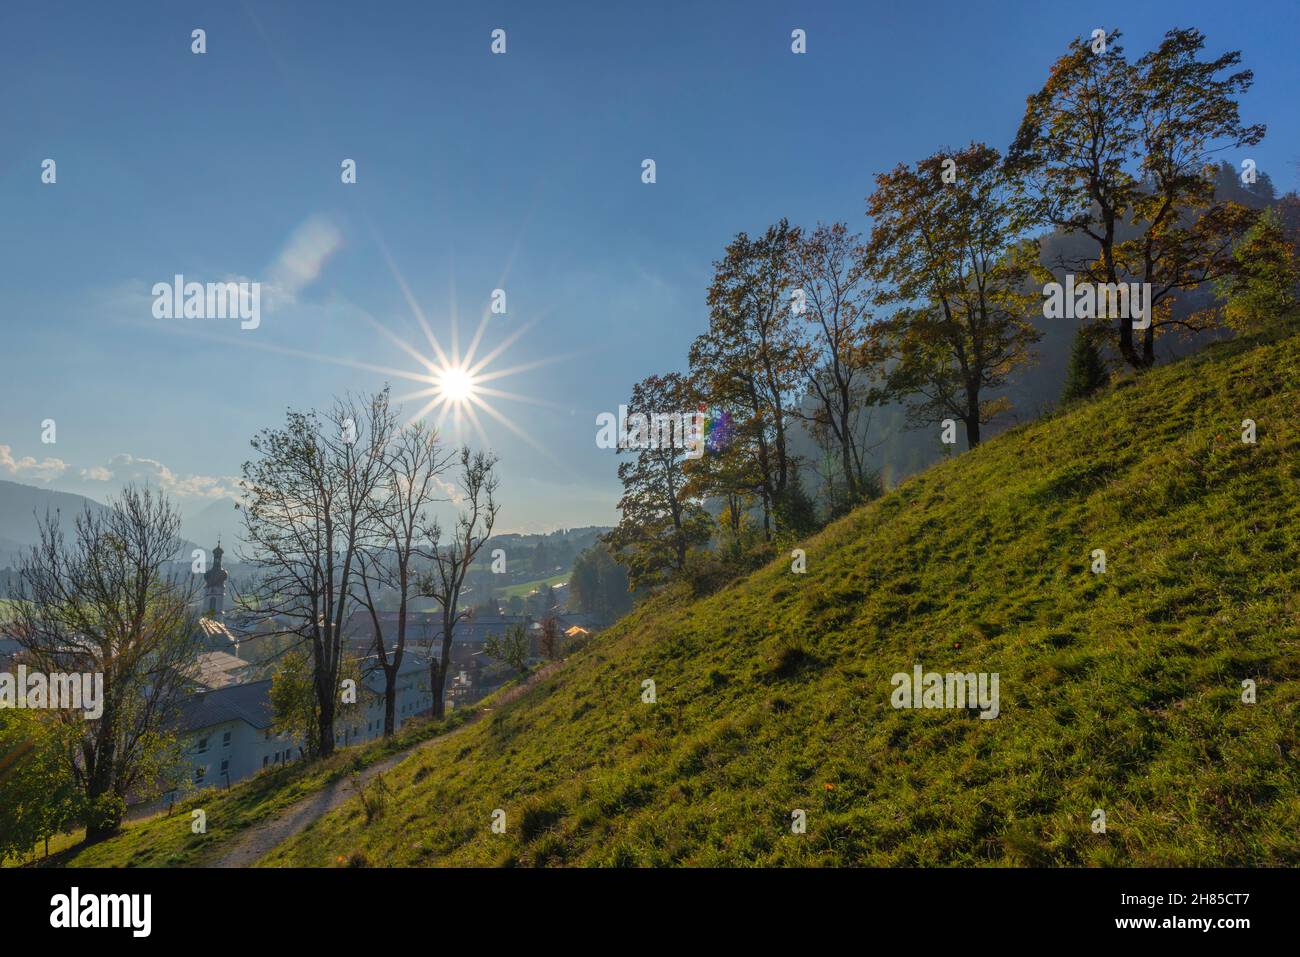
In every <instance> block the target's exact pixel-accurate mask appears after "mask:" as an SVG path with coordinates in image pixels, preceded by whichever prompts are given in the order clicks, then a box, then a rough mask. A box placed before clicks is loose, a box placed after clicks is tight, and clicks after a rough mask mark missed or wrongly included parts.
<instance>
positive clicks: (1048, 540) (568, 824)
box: [263, 338, 1300, 866]
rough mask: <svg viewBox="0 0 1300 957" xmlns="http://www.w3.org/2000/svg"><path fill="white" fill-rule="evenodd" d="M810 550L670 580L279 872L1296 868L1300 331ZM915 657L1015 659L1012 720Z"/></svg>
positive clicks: (936, 473)
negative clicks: (332, 868)
mask: <svg viewBox="0 0 1300 957" xmlns="http://www.w3.org/2000/svg"><path fill="white" fill-rule="evenodd" d="M1246 418H1251V419H1254V420H1255V421H1256V422H1257V423H1258V444H1256V445H1246V444H1243V443H1242V441H1241V422H1242V420H1243V419H1246ZM803 547H804V548H805V549H806V551H807V562H808V570H807V573H806V574H804V575H796V574H793V573H792V572H791V570H790V564H789V562H788V561H783V562H779V563H776V564H773V565H771V566H769V567H767V568H765V569H763V570H761V571H759V572H758V573H756V574H754V575H752V576H750V577H749V578H747V579H745V580H743V581H741V582H739V583H737V584H735V585H734V586H731V587H729V588H727V589H725V590H724V591H722V592H720V593H718V594H716V595H713V596H710V597H708V598H705V599H703V600H697V601H691V600H688V599H687V597H686V596H685V595H684V594H683V593H681V592H675V593H671V594H666V595H662V596H660V597H658V598H656V599H655V600H653V601H652V602H650V603H648V604H646V605H645V606H643V607H642V608H640V609H638V610H637V611H636V612H635V613H633V614H632V615H630V616H629V617H628V618H626V619H624V621H623V622H621V623H620V624H619V625H618V626H616V627H615V628H613V629H611V630H610V631H609V632H607V633H605V634H604V635H602V636H600V638H599V639H598V640H597V641H595V642H593V643H592V644H591V645H589V646H588V647H587V648H585V649H583V650H582V651H580V652H578V653H576V654H575V655H574V656H573V657H572V658H571V659H570V661H569V662H568V663H567V665H566V666H565V667H564V669H563V670H562V671H561V672H560V673H559V674H558V675H557V676H556V677H554V678H552V679H550V680H548V681H546V682H544V683H541V684H539V685H538V686H537V687H536V688H534V689H533V690H532V691H531V692H529V693H528V694H526V695H525V696H524V697H522V698H521V699H520V700H519V701H517V702H516V703H515V704H513V705H511V706H509V707H505V708H502V709H500V710H499V711H498V712H497V713H496V714H495V715H494V716H493V717H491V718H490V719H486V720H484V721H482V722H479V723H478V724H477V725H474V726H473V727H470V728H468V729H466V730H465V731H464V732H463V733H461V734H459V735H457V736H456V737H455V738H454V739H450V740H448V741H447V742H446V743H445V744H434V745H431V746H430V747H428V748H426V749H425V750H424V751H422V752H420V753H419V754H418V755H416V756H415V757H413V758H411V759H410V760H407V761H405V762H403V763H402V764H401V765H399V766H398V767H397V768H395V769H394V770H393V771H392V772H391V773H389V774H388V775H386V782H387V784H388V787H389V788H390V789H391V791H392V793H391V797H390V799H389V800H388V801H387V802H386V805H385V807H384V809H383V810H382V811H381V812H379V813H377V814H375V813H372V815H371V819H370V820H369V821H367V816H366V815H365V814H364V813H363V810H362V808H361V806H360V804H359V803H358V802H356V801H355V800H354V801H352V802H350V803H348V804H346V805H344V806H343V807H342V808H340V809H339V810H337V811H335V812H333V813H332V814H330V815H328V816H326V817H324V818H323V819H322V820H321V821H319V822H318V823H317V824H316V825H314V826H312V827H311V828H309V829H308V830H306V831H305V832H303V833H302V834H301V835H299V836H298V837H297V838H295V839H292V840H290V841H288V842H286V843H285V844H283V845H282V846H281V847H280V848H279V849H278V850H277V851H276V852H274V853H273V854H272V855H270V856H269V857H268V858H267V859H265V860H264V861H263V863H264V864H270V865H283V864H307V865H336V864H337V863H338V862H339V861H340V860H342V861H346V862H348V863H350V864H352V865H366V864H370V865H434V864H451V865H466V864H487V865H516V864H518V865H536V864H549V865H560V864H569V865H573V864H603V865H669V864H690V865H718V864H723V865H743V864H759V865H778V864H785V865H813V864H838V865H845V864H872V865H955V864H1031V865H1038V864H1051V865H1072V866H1075V865H1137V864H1149V865H1181V864H1228V865H1240V864H1289V865H1296V864H1300V796H1298V795H1300V765H1298V763H1297V758H1300V740H1298V737H1300V735H1298V733H1297V726H1298V724H1300V597H1297V594H1298V593H1300V569H1298V568H1297V555H1300V339H1298V338H1290V339H1285V340H1282V341H1278V342H1271V343H1260V342H1237V343H1231V344H1227V345H1222V346H1217V347H1214V348H1212V349H1210V350H1208V351H1207V352H1206V353H1204V354H1202V355H1200V356H1198V357H1196V358H1193V359H1190V360H1187V361H1184V362H1180V363H1177V364H1175V365H1172V366H1169V367H1167V368H1161V369H1157V370H1155V371H1153V372H1152V373H1150V374H1149V375H1147V376H1145V377H1144V378H1143V379H1142V380H1141V381H1140V382H1136V383H1135V382H1134V381H1133V380H1127V381H1124V382H1121V383H1119V384H1117V386H1116V387H1115V388H1114V389H1113V390H1112V391H1111V392H1110V393H1109V394H1108V395H1106V396H1104V397H1102V398H1100V399H1098V400H1096V401H1093V402H1090V403H1087V404H1085V405H1083V406H1080V407H1077V408H1074V409H1072V410H1070V411H1067V412H1065V413H1062V414H1059V415H1056V416H1053V417H1050V418H1048V419H1045V420H1042V421H1039V422H1035V423H1032V424H1029V425H1026V426H1023V427H1020V428H1017V429H1014V430H1012V431H1011V432H1008V433H1007V434H1005V435H1002V436H1000V437H998V438H997V439H995V440H993V441H991V442H989V443H988V444H987V445H985V446H983V447H981V448H979V449H977V450H975V451H974V452H971V453H968V454H962V455H960V456H956V457H955V458H954V459H952V460H951V461H949V462H946V463H944V464H942V465H939V466H937V467H935V468H932V469H930V470H929V471H927V472H926V473H924V474H922V475H920V476H918V477H916V478H914V479H912V480H910V481H908V482H906V483H905V484H904V485H902V486H901V487H900V488H898V489H897V490H896V491H894V492H893V493H891V494H889V495H887V496H886V497H884V498H883V499H881V500H879V501H877V502H875V503H873V504H871V505H870V506H867V507H865V508H862V509H859V510H858V511H857V512H855V513H853V514H852V515H850V516H848V517H847V518H845V519H844V520H842V521H840V522H838V523H836V524H834V525H832V526H831V527H829V528H828V529H826V530H825V531H824V532H823V533H821V534H819V535H817V536H816V537H814V538H812V539H811V540H809V541H807V542H806V543H804V545H803ZM1097 548H1101V549H1105V551H1106V557H1107V564H1108V569H1107V571H1106V573H1105V574H1103V575H1094V574H1093V573H1092V572H1091V571H1090V567H1089V566H1090V562H1091V559H1090V554H1091V552H1092V550H1093V549H1097ZM917 663H920V664H922V665H923V666H924V667H925V669H926V670H927V671H929V670H933V671H941V672H946V671H975V672H998V673H999V675H1000V692H1001V715H1000V717H998V718H996V719H995V720H980V719H978V718H977V717H975V716H974V715H972V714H971V713H969V712H965V711H942V710H940V711H912V710H895V709H894V708H893V707H891V705H890V694H891V691H892V687H891V684H890V676H891V675H892V674H894V673H895V672H909V671H911V669H912V666H913V665H914V664H917ZM647 678H650V679H653V680H654V681H655V683H656V691H657V696H658V701H657V703H656V704H644V703H642V701H641V691H642V681H643V680H644V679H647ZM1248 678H1249V679H1253V680H1254V681H1255V682H1257V685H1258V702H1257V703H1255V704H1244V703H1242V700H1241V695H1242V687H1241V685H1242V681H1243V680H1244V679H1248ZM498 808H500V809H502V810H504V811H505V812H506V824H507V828H506V833H504V834H494V833H492V830H491V827H490V824H491V820H492V813H493V811H494V809H498ZM796 808H798V809H802V810H804V811H806V813H807V832H806V833H805V834H799V835H796V834H792V833H791V828H790V819H791V818H790V815H791V811H792V810H793V809H796ZM1097 808H1100V809H1102V810H1104V811H1105V814H1106V822H1107V830H1106V833H1104V834H1101V833H1094V832H1093V830H1092V813H1093V810H1094V809H1097Z"/></svg>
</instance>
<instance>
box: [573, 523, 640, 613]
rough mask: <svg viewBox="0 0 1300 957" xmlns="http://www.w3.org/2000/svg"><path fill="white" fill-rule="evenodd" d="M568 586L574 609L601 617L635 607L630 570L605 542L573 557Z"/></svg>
mask: <svg viewBox="0 0 1300 957" xmlns="http://www.w3.org/2000/svg"><path fill="white" fill-rule="evenodd" d="M569 588H570V590H571V593H572V596H573V598H572V601H573V604H574V607H575V609H576V610H577V611H580V612H584V613H586V614H588V615H595V616H596V617H597V618H599V619H601V620H602V621H613V620H614V619H616V618H618V617H620V616H622V615H624V614H626V613H627V612H629V611H631V610H632V593H631V592H630V591H629V590H628V580H627V570H626V569H625V568H623V566H622V565H620V564H619V563H618V562H616V561H614V557H613V556H612V555H611V554H610V552H609V548H608V546H606V544H605V543H604V542H600V541H598V542H596V543H595V544H594V545H592V546H591V547H590V548H588V549H587V550H585V551H584V552H583V553H582V554H581V555H579V556H578V557H577V558H576V559H574V562H573V572H572V574H571V575H570V576H569Z"/></svg>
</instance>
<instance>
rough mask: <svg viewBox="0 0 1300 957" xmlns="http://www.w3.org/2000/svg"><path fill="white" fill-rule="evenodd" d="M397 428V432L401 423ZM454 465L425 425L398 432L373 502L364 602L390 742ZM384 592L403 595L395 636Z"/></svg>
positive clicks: (363, 556) (363, 562)
mask: <svg viewBox="0 0 1300 957" xmlns="http://www.w3.org/2000/svg"><path fill="white" fill-rule="evenodd" d="M384 398H385V399H386V396H385V397H384ZM391 425H392V427H393V428H396V423H395V421H393V422H392V423H391ZM450 460H451V453H447V452H444V451H443V449H442V447H441V446H440V445H439V443H438V433H437V432H436V431H435V430H434V429H432V428H431V427H429V426H428V425H427V424H426V423H425V422H423V421H419V422H414V423H412V424H410V425H408V426H407V427H406V428H402V429H396V432H395V434H394V436H393V439H392V442H391V443H390V444H389V446H388V447H387V448H386V449H384V467H383V475H382V478H381V480H380V485H379V489H378V494H377V495H376V496H375V497H373V498H372V499H370V501H369V503H368V504H369V506H370V516H369V517H370V522H371V530H372V533H371V534H370V535H368V536H366V539H365V547H364V548H362V549H360V550H359V551H358V569H359V572H360V574H359V578H360V582H361V596H360V599H361V603H362V604H363V605H364V606H365V608H366V610H367V611H368V612H369V615H370V621H371V624H372V627H373V628H374V632H375V652H376V656H377V658H378V664H379V667H380V669H381V670H382V671H383V673H384V687H385V692H384V736H385V737H390V736H391V735H392V734H393V731H394V726H395V724H396V708H397V675H398V672H399V671H400V669H401V667H402V659H403V658H404V657H405V654H406V630H407V621H406V613H407V608H408V607H409V604H410V598H411V596H412V595H413V594H414V593H415V590H416V588H417V585H418V570H417V569H416V568H415V566H414V561H415V559H416V558H417V557H418V556H419V555H420V553H421V545H422V537H423V535H424V529H425V527H426V526H427V525H428V515H427V514H426V509H427V508H428V506H429V505H431V504H432V503H433V502H435V501H439V500H440V497H439V495H438V493H439V491H440V490H441V486H440V484H439V483H440V478H441V476H442V474H443V473H444V472H445V471H446V470H447V467H448V465H449V464H450ZM384 587H387V588H390V589H392V590H393V591H395V592H396V593H397V622H396V624H395V625H394V627H393V632H394V634H393V635H385V634H384V624H383V619H382V618H381V617H380V615H379V609H378V605H377V603H376V594H377V592H378V591H379V590H380V589H382V588H384ZM390 638H391V639H392V641H393V644H392V646H391V649H390V647H389V644H388V639H390Z"/></svg>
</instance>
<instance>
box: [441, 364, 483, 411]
mask: <svg viewBox="0 0 1300 957" xmlns="http://www.w3.org/2000/svg"><path fill="white" fill-rule="evenodd" d="M434 375H435V376H436V377H437V388H438V396H439V397H440V398H442V399H443V400H445V401H447V402H451V403H456V404H459V403H462V402H467V401H469V400H470V399H472V398H473V397H474V376H473V375H471V374H470V371H469V370H468V369H466V368H464V367H460V366H450V365H449V366H445V367H443V368H441V369H438V370H437V371H436V372H435V373H434Z"/></svg>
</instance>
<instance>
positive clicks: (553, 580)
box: [501, 572, 572, 599]
mask: <svg viewBox="0 0 1300 957" xmlns="http://www.w3.org/2000/svg"><path fill="white" fill-rule="evenodd" d="M570 574H572V573H571V572H562V573H561V574H559V575H552V576H551V577H550V578H538V579H536V580H534V581H530V582H521V583H520V584H518V585H511V586H509V587H508V588H503V589H501V597H502V598H507V599H509V598H513V597H514V596H516V595H518V596H519V597H520V598H523V597H524V596H525V595H527V594H528V593H529V592H531V591H534V590H536V589H538V588H542V587H543V586H545V585H550V586H551V587H555V586H556V585H562V584H564V583H565V582H566V581H568V580H569V575H570Z"/></svg>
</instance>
